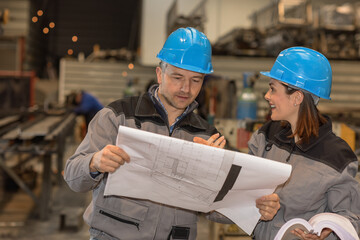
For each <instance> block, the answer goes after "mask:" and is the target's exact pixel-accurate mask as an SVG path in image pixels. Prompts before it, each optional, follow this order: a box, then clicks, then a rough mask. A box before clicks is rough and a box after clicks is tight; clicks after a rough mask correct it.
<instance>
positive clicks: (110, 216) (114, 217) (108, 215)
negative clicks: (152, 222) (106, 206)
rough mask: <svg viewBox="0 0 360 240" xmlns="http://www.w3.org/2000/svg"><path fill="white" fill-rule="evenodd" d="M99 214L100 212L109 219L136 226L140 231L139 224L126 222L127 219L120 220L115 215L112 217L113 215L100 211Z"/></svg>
mask: <svg viewBox="0 0 360 240" xmlns="http://www.w3.org/2000/svg"><path fill="white" fill-rule="evenodd" d="M99 212H100V214H102V215H105V216H107V217H109V218H112V219H115V220H117V221H119V222H123V223H126V224H130V225H134V226H136V228H137V229H138V230H140V229H139V223H137V222H133V221H129V220H125V219H122V218H119V217H117V216H114V215H112V214H110V213H107V212H104V211H103V210H100V211H99Z"/></svg>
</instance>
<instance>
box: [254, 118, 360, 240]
mask: <svg viewBox="0 0 360 240" xmlns="http://www.w3.org/2000/svg"><path fill="white" fill-rule="evenodd" d="M327 119H328V122H327V123H326V124H324V125H322V126H321V127H320V131H319V137H318V138H315V137H314V138H312V139H311V140H310V142H309V143H304V144H301V145H298V144H295V143H294V140H293V138H288V136H289V135H291V129H290V127H288V126H287V127H282V126H281V124H280V122H276V121H270V122H267V123H266V124H264V126H263V127H262V128H261V129H259V130H258V131H257V132H255V133H254V134H253V136H252V137H251V139H250V141H249V143H248V146H249V153H250V154H253V155H256V156H260V157H264V158H268V159H272V160H275V161H279V162H284V163H288V164H291V165H292V173H291V176H290V178H289V179H288V181H287V182H285V183H284V184H282V185H280V186H278V187H277V189H276V190H275V192H276V193H277V194H278V195H279V197H280V204H281V207H280V210H279V211H278V213H277V214H276V215H275V217H274V219H273V220H272V221H267V222H266V221H260V222H259V224H258V225H257V226H256V228H255V230H254V236H255V239H256V240H273V239H274V237H275V235H276V233H277V232H278V230H279V228H280V227H281V226H282V225H283V224H284V223H285V222H286V221H289V220H290V219H292V218H303V219H305V220H309V219H310V218H311V217H312V216H314V215H315V214H317V213H321V212H333V213H337V214H340V215H343V216H345V217H346V218H348V219H349V220H350V221H351V223H352V224H353V225H354V227H355V229H356V231H357V232H358V234H359V233H360V187H359V184H358V182H357V181H356V179H355V178H354V177H355V175H356V174H357V171H358V160H357V157H356V155H355V154H354V152H353V151H352V150H351V148H350V147H349V146H348V144H347V143H346V142H345V141H344V140H342V139H341V138H339V137H337V136H336V135H335V134H334V133H333V132H332V123H331V120H330V119H329V118H327ZM327 239H337V237H335V236H334V235H333V234H331V235H330V236H329V237H328V238H327Z"/></svg>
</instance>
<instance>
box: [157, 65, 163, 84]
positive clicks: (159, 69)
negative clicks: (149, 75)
mask: <svg viewBox="0 0 360 240" xmlns="http://www.w3.org/2000/svg"><path fill="white" fill-rule="evenodd" d="M156 77H157V82H158V84H161V82H162V70H161V68H160V67H156Z"/></svg>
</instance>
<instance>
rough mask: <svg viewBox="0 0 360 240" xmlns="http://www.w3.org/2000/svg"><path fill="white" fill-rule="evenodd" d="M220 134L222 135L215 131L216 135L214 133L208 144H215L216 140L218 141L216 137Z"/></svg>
mask: <svg viewBox="0 0 360 240" xmlns="http://www.w3.org/2000/svg"><path fill="white" fill-rule="evenodd" d="M219 136H220V134H219V133H215V134H214V135H212V136H211V137H210V138H209V139H208V140H207V142H208V145H213V144H214V142H215V141H216V139H218V138H219Z"/></svg>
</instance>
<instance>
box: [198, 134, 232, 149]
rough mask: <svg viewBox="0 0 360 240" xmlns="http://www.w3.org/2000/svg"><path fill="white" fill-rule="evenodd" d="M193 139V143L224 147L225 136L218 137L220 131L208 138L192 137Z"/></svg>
mask: <svg viewBox="0 0 360 240" xmlns="http://www.w3.org/2000/svg"><path fill="white" fill-rule="evenodd" d="M193 141H194V142H195V143H200V144H204V145H208V146H212V147H217V148H224V147H225V144H226V140H225V137H224V136H221V137H220V133H215V134H214V135H212V136H211V137H210V138H209V139H208V140H205V139H203V138H201V137H194V138H193Z"/></svg>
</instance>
